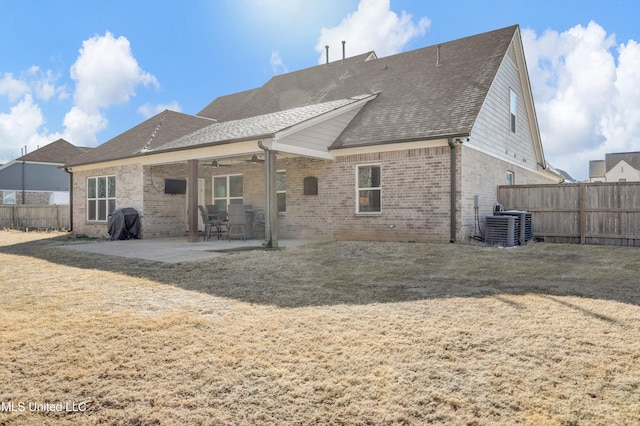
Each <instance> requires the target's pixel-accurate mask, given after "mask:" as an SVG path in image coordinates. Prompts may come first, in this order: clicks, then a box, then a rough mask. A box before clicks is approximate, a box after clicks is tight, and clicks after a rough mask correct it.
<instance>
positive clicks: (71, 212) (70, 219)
mask: <svg viewBox="0 0 640 426" xmlns="http://www.w3.org/2000/svg"><path fill="white" fill-rule="evenodd" d="M64 171H65V172H67V173H69V232H73V173H72V172H70V171H69V168H68V167H65V168H64Z"/></svg>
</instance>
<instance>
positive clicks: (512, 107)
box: [509, 89, 518, 134]
mask: <svg viewBox="0 0 640 426" xmlns="http://www.w3.org/2000/svg"><path fill="white" fill-rule="evenodd" d="M509 130H510V131H511V133H513V134H517V133H518V94H517V93H516V92H514V91H513V90H511V89H509Z"/></svg>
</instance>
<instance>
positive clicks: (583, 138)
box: [0, 0, 640, 179]
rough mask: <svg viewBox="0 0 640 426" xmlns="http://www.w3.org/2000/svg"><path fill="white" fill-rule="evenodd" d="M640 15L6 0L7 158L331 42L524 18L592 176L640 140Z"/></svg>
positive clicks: (555, 105) (282, 1) (594, 10)
mask: <svg viewBox="0 0 640 426" xmlns="http://www.w3.org/2000/svg"><path fill="white" fill-rule="evenodd" d="M638 17H640V0H630V1H629V0H626V1H619V0H610V1H607V2H603V1H590V0H582V1H572V0H563V1H557V0H556V1H546V0H541V1H536V2H532V1H530V0H528V1H521V0H485V1H482V2H479V1H475V0H468V1H462V0H460V1H456V0H453V1H447V2H430V1H417V0H415V1H410V0H397V1H396V0H391V1H389V0H318V1H314V0H306V1H305V0H218V1H213V0H211V1H204V0H189V1H185V2H176V1H164V0H135V1H131V0H126V1H121V0H111V1H71V0H69V1H62V0H58V1H48V0H47V1H45V0H42V1H36V0H0V163H3V162H6V161H10V160H11V159H14V158H16V157H18V156H20V155H21V149H22V148H24V147H25V146H27V149H28V151H29V152H30V151H32V150H34V149H36V148H37V147H38V146H43V145H45V144H46V143H48V142H52V141H54V140H56V139H58V138H60V137H64V138H65V139H66V140H68V141H69V142H71V143H74V144H76V145H84V146H95V145H97V144H100V143H102V142H105V141H107V140H109V139H110V138H112V137H114V136H117V135H118V134H120V133H122V132H124V131H126V130H127V129H129V128H131V127H133V126H135V125H137V124H139V123H140V122H142V121H144V120H145V119H146V118H148V117H150V116H152V115H155V114H156V113H157V112H160V111H162V110H163V109H165V108H169V109H173V110H177V111H182V112H184V113H188V114H195V113H197V112H198V111H200V110H201V109H202V108H204V107H205V106H206V105H207V104H208V103H209V102H211V101H212V100H213V99H215V98H216V97H218V96H222V95H226V94H229V93H234V92H237V91H241V90H246V89H251V88H254V87H258V86H260V85H262V84H264V83H265V82H266V81H267V80H268V79H269V78H271V77H272V76H274V75H276V74H280V73H283V72H287V71H295V70H298V69H302V68H307V67H310V66H314V65H316V64H318V63H319V62H321V61H322V60H323V59H322V58H323V55H324V45H325V44H329V45H330V46H331V47H330V53H331V55H332V57H334V58H337V55H340V54H341V44H340V40H346V41H347V45H346V50H347V55H348V56H352V55H355V54H358V53H362V52H363V51H368V50H375V51H376V53H377V54H378V56H386V55H389V54H393V53H398V52H401V51H406V50H411V49H416V48H420V47H424V46H429V45H432V44H436V43H439V42H444V41H448V40H454V39H457V38H460V37H466V36H469V35H473V34H478V33H481V32H485V31H490V30H494V29H498V28H502V27H505V26H508V25H513V24H520V26H521V29H522V34H523V41H524V45H525V53H526V54H527V62H528V66H529V73H530V76H531V83H532V88H533V92H534V100H535V103H536V107H537V112H538V119H539V124H540V129H541V134H542V137H543V144H544V149H545V153H546V155H547V159H548V160H549V161H550V163H551V164H552V165H554V166H555V167H558V168H561V169H564V170H567V171H569V172H570V173H571V174H572V175H574V177H576V178H578V179H584V178H586V177H588V161H589V160H590V159H600V158H604V154H605V152H622V151H640V45H639V44H638V43H639V42H640V31H639V30H638V29H637V28H638V27H637V19H638ZM334 55H335V56H334Z"/></svg>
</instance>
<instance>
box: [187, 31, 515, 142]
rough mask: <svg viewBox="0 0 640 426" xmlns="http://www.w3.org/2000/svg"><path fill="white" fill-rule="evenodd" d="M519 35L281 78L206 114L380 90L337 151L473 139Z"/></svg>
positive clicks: (236, 115) (360, 59) (252, 112)
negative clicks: (476, 124) (463, 137)
mask: <svg viewBox="0 0 640 426" xmlns="http://www.w3.org/2000/svg"><path fill="white" fill-rule="evenodd" d="M517 30H518V26H517V25H514V26H511V27H507V28H503V29H500V30H496V31H491V32H487V33H484V34H479V35H475V36H471V37H466V38H462V39H459V40H455V41H451V42H447V43H442V44H441V45H438V46H430V47H425V48H422V49H417V50H413V51H409V52H404V53H400V54H397V55H393V56H388V57H382V58H378V59H373V60H367V58H369V56H370V53H366V54H363V55H359V56H355V57H352V58H347V59H345V60H342V61H335V62H331V63H329V64H326V65H318V66H315V67H312V68H307V69H304V70H300V71H296V72H291V73H288V74H282V75H278V76H275V77H273V78H272V79H271V80H269V81H268V82H267V83H266V84H265V85H263V86H262V87H260V88H257V89H253V90H250V91H247V92H242V93H239V94H235V95H229V96H225V97H222V98H218V99H216V100H215V101H214V102H212V103H211V104H209V105H208V106H207V107H206V108H204V109H203V110H202V111H200V113H199V115H202V116H207V117H210V118H215V119H216V120H218V121H221V122H223V121H230V120H238V119H242V118H247V117H252V116H256V115H261V114H268V113H273V112H276V111H281V110H285V109H290V108H295V107H300V106H305V105H311V104H316V103H319V102H326V101H331V100H336V99H344V98H346V97H351V96H356V95H360V94H363V93H376V92H380V93H379V95H378V97H377V98H376V99H375V100H373V101H371V102H369V103H368V104H367V105H366V106H365V107H364V108H363V109H362V110H361V111H360V113H359V114H358V115H357V116H356V117H355V118H354V119H353V121H352V122H351V123H350V125H349V126H347V128H346V129H345V131H344V132H343V133H342V134H341V135H340V136H339V137H338V139H337V140H336V142H335V143H334V145H333V148H339V147H349V146H359V145H368V144H376V143H383V142H392V141H403V140H414V139H428V138H435V137H442V136H448V135H463V134H468V133H469V132H470V130H471V128H472V126H473V124H474V122H475V119H476V117H477V115H478V113H479V111H480V108H481V106H482V104H483V102H484V99H485V97H486V95H487V92H488V90H489V88H490V86H491V83H492V82H493V79H494V77H495V75H496V73H497V71H498V68H499V66H500V64H501V63H502V60H503V58H504V57H505V55H506V53H507V49H508V47H509V45H510V43H511V41H512V40H513V37H514V35H515V33H516V31H517ZM438 50H439V51H440V52H439V57H440V63H439V64H438V65H436V62H437V57H438Z"/></svg>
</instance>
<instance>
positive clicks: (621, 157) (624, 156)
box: [604, 152, 640, 172]
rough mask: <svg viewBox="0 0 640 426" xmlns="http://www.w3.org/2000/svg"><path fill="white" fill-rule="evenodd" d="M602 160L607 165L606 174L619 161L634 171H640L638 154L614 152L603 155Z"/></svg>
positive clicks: (639, 156) (639, 154)
mask: <svg viewBox="0 0 640 426" xmlns="http://www.w3.org/2000/svg"><path fill="white" fill-rule="evenodd" d="M604 158H605V162H606V164H607V172H609V171H610V170H611V169H613V168H614V167H615V166H616V165H617V164H618V163H619V162H621V161H624V162H625V163H627V164H628V165H630V166H631V167H633V168H634V169H636V170H640V152H614V153H610V154H605V156H604Z"/></svg>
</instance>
